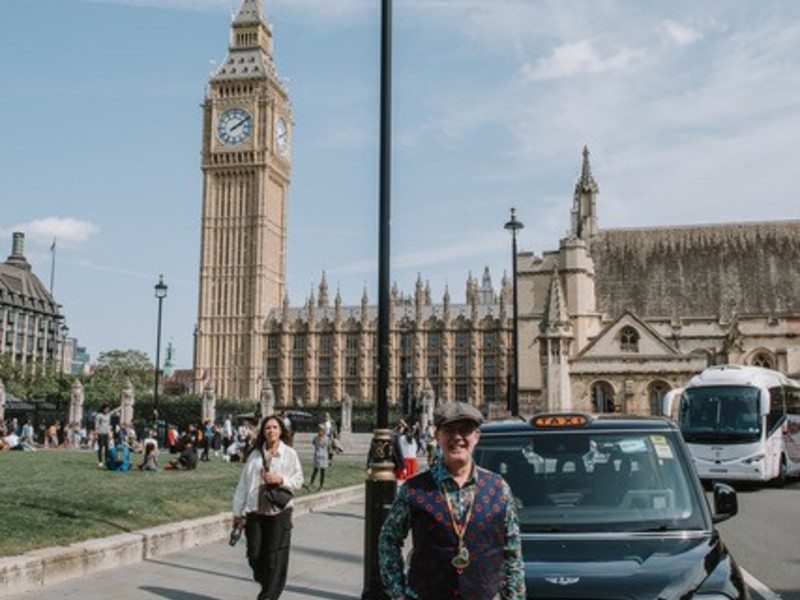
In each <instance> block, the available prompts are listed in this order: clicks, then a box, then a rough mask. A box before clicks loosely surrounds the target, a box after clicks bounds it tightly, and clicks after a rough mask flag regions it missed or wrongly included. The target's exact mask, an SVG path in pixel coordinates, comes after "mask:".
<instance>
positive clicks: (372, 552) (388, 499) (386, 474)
mask: <svg viewBox="0 0 800 600" xmlns="http://www.w3.org/2000/svg"><path fill="white" fill-rule="evenodd" d="M380 66H381V92H380V159H379V171H380V173H379V183H378V187H379V197H380V207H379V211H378V212H379V216H378V221H379V227H378V373H377V375H378V390H377V391H378V394H377V398H376V421H377V422H376V427H375V430H374V431H373V437H372V444H371V445H370V451H369V473H370V474H369V478H368V479H367V481H366V493H365V496H364V588H363V592H362V594H361V598H362V600H384V599H386V598H388V597H389V596H388V595H387V594H386V591H385V590H384V589H383V584H382V582H381V578H380V568H379V564H378V536H379V535H380V530H381V526H382V525H383V520H384V518H385V516H386V511H387V509H388V507H389V506H390V505H391V504H392V502H393V501H394V496H395V491H396V488H397V483H396V482H395V478H394V470H393V461H392V443H391V433H390V431H389V403H388V397H387V395H388V391H389V389H388V388H389V367H390V365H389V360H390V351H389V344H390V340H389V320H390V317H391V314H390V310H389V305H390V302H391V299H390V295H389V286H390V275H389V264H390V248H391V245H390V243H389V235H390V230H391V228H390V221H391V219H390V214H391V210H390V205H391V203H390V198H391V194H390V191H391V185H390V183H391V181H390V179H391V177H390V175H391V147H392V145H391V137H392V119H391V115H392V92H391V89H392V0H382V2H381V61H380Z"/></svg>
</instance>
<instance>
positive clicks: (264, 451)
mask: <svg viewBox="0 0 800 600" xmlns="http://www.w3.org/2000/svg"><path fill="white" fill-rule="evenodd" d="M288 435H289V433H288V431H287V429H286V427H285V426H284V424H283V420H282V419H280V418H279V417H277V416H275V415H270V416H268V417H265V418H264V420H263V421H262V422H261V425H260V426H259V428H258V435H257V437H256V440H255V443H254V444H253V446H252V448H251V450H250V453H249V455H248V456H247V459H246V461H245V465H244V468H243V469H242V474H241V476H240V477H239V483H238V485H237V486H236V492H235V493H234V496H233V518H234V526H235V527H238V528H242V527H243V528H244V531H245V536H246V537H247V560H248V563H249V564H250V568H251V569H252V571H253V579H254V580H255V581H256V582H258V583H260V584H261V592H260V593H259V594H258V600H277V599H278V598H279V597H280V595H281V593H282V592H283V588H284V586H285V585H286V575H287V573H288V568H289V549H290V546H291V533H292V508H293V505H294V504H293V500H292V498H291V495H292V494H293V492H294V491H295V490H298V489H300V487H302V485H303V470H302V467H301V466H300V459H299V458H298V456H297V452H295V450H294V449H293V448H292V447H290V446H289V444H288V440H289V437H288Z"/></svg>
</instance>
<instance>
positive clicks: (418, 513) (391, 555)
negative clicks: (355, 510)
mask: <svg viewBox="0 0 800 600" xmlns="http://www.w3.org/2000/svg"><path fill="white" fill-rule="evenodd" d="M481 423H483V415H481V413H480V411H479V410H478V409H476V408H475V407H474V406H472V405H471V404H468V403H466V402H448V403H446V404H444V405H442V406H441V407H440V408H439V409H438V410H437V411H436V414H435V415H434V424H435V426H436V441H437V442H438V444H439V448H441V459H440V460H438V461H436V462H435V463H434V464H433V465H432V466H431V468H430V469H429V470H428V471H423V472H422V473H419V474H417V475H415V476H414V477H411V478H410V479H408V480H407V481H406V482H405V483H403V485H402V486H400V489H399V490H398V492H397V497H396V498H395V501H394V504H392V507H391V509H390V510H389V514H388V515H387V517H386V521H384V524H383V527H382V528H381V533H380V537H379V541H378V552H379V562H380V570H381V579H382V580H383V584H384V586H385V587H386V589H387V591H388V593H389V594H390V595H391V597H392V599H393V600H398V599H402V600H405V599H408V600H411V599H415V600H439V599H440V598H465V599H468V600H494V599H497V598H499V599H501V600H524V598H525V570H524V563H523V562H522V546H521V541H520V533H519V517H518V516H517V510H516V505H515V504H514V496H513V495H512V494H511V489H510V488H509V487H508V484H507V483H506V482H505V480H504V479H503V478H502V477H501V476H500V475H498V474H496V473H493V472H491V471H488V470H486V469H483V468H482V467H479V466H477V465H476V464H475V463H474V461H473V460H472V450H473V449H474V448H475V445H476V444H477V443H478V440H479V439H480V436H481V433H480V425H481ZM409 531H410V532H411V536H412V542H413V547H412V550H411V554H410V558H409V565H408V575H407V576H406V574H405V573H406V570H405V564H404V562H403V546H404V543H405V539H406V537H407V535H408V532H409Z"/></svg>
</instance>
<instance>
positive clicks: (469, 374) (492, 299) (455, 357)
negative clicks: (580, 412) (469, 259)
mask: <svg viewBox="0 0 800 600" xmlns="http://www.w3.org/2000/svg"><path fill="white" fill-rule="evenodd" d="M466 298H467V302H466V303H464V304H452V303H451V302H450V294H449V291H448V290H445V293H444V297H443V298H442V302H441V304H433V302H432V300H431V296H430V288H429V286H427V285H424V284H423V282H422V279H421V277H418V279H417V283H416V290H415V293H414V295H413V297H405V296H402V295H400V293H399V292H398V290H397V287H396V286H395V287H394V288H393V290H392V294H391V309H390V323H391V326H390V344H391V350H390V360H391V366H390V375H389V381H390V389H389V394H388V396H389V399H390V402H400V401H401V397H402V395H403V393H404V389H405V388H406V386H407V387H408V389H409V392H410V393H411V394H412V395H413V397H414V398H415V399H417V407H418V408H420V409H421V408H422V396H423V391H424V389H425V388H426V387H428V386H429V387H430V388H431V389H432V391H433V394H434V396H435V398H437V399H450V398H453V399H457V400H462V401H470V402H473V403H475V404H477V405H479V406H483V405H484V404H487V403H492V402H497V401H502V402H503V403H504V402H505V397H506V393H507V381H508V374H509V370H510V359H511V351H512V349H511V320H510V318H509V313H508V310H507V307H508V306H509V302H508V300H509V299H510V284H509V281H508V279H506V278H504V279H503V282H502V285H501V290H500V292H499V294H497V293H495V291H494V289H493V287H492V281H491V276H490V274H489V271H488V269H487V270H485V271H484V274H483V277H482V279H481V283H480V284H478V282H477V280H475V279H474V278H473V277H472V276H471V275H470V276H469V277H468V279H467V284H466ZM377 321H378V311H377V307H376V306H374V305H370V304H369V299H368V297H367V294H366V292H364V295H363V297H362V301H361V305H360V306H343V304H342V299H341V295H340V294H339V293H338V292H337V294H336V298H335V300H334V303H333V305H330V304H329V303H328V289H327V283H326V280H325V275H324V273H323V276H322V281H321V282H320V285H319V296H318V298H317V299H315V298H314V296H313V295H312V296H311V298H310V299H309V300H308V301H307V302H306V304H305V306H303V307H302V308H290V307H289V303H288V300H287V302H286V303H285V304H284V308H283V309H281V310H275V311H273V312H272V314H271V315H270V318H269V320H268V323H267V344H266V347H267V353H266V377H267V379H268V380H269V381H270V382H271V384H272V386H273V388H274V391H275V396H276V401H277V403H278V404H279V405H287V404H291V405H295V406H305V405H317V404H326V403H334V402H335V403H337V404H338V403H339V402H340V401H341V400H342V399H344V398H346V397H350V398H352V399H356V400H373V399H374V398H375V397H376V396H377V390H376V383H377V348H376V340H377V327H378V324H377Z"/></svg>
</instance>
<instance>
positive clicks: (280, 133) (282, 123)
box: [275, 117, 289, 154]
mask: <svg viewBox="0 0 800 600" xmlns="http://www.w3.org/2000/svg"><path fill="white" fill-rule="evenodd" d="M275 146H276V147H277V148H278V152H280V153H281V154H286V152H287V151H288V150H289V128H288V127H287V125H286V120H285V119H284V118H283V117H278V118H277V119H276V120H275Z"/></svg>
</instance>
